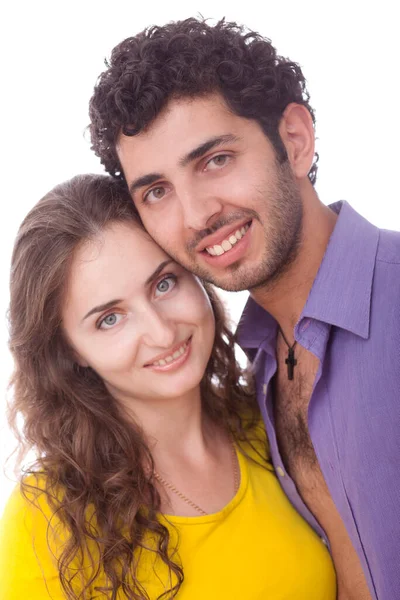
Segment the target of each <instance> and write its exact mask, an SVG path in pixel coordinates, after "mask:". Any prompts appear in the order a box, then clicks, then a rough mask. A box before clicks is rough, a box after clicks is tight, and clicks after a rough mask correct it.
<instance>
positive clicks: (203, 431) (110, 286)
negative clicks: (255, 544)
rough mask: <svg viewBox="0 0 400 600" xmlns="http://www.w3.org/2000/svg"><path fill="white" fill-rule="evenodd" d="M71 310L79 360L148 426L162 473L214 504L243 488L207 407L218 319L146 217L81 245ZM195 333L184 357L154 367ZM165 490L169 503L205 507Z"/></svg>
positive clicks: (183, 511) (67, 326) (69, 329)
mask: <svg viewBox="0 0 400 600" xmlns="http://www.w3.org/2000/svg"><path fill="white" fill-rule="evenodd" d="M160 265H161V266H162V265H163V266H162V268H161V270H160ZM155 273H156V275H155ZM149 279H150V280H151V281H148V280H149ZM105 304H107V305H108V306H107V308H105V307H104V305H105ZM100 307H102V308H100ZM62 319H63V327H64V333H65V335H66V337H67V339H68V341H69V343H70V344H71V346H72V348H73V349H74V352H75V355H76V359H77V361H78V362H79V363H80V364H81V365H82V366H84V367H91V368H92V369H94V370H95V371H96V372H97V373H98V375H100V377H101V378H102V379H103V381H104V383H105V385H106V387H107V388H108V390H109V391H110V393H111V394H112V395H113V396H114V398H116V399H117V401H118V402H119V403H120V404H121V405H122V406H123V407H124V409H125V412H126V413H127V415H128V417H129V416H131V417H132V418H133V419H134V421H135V422H136V423H138V424H139V425H140V426H141V428H142V429H143V431H144V434H145V436H146V437H147V440H148V443H149V446H150V448H151V452H152V456H153V459H154V461H155V464H156V466H157V470H158V472H159V473H161V474H162V475H163V477H165V478H166V479H167V480H169V481H172V482H173V483H174V485H176V486H177V488H178V489H180V490H183V491H184V493H185V494H186V495H187V496H188V497H190V498H194V499H195V500H196V502H198V504H199V505H200V506H202V507H203V508H204V509H205V510H207V511H209V512H210V513H212V512H216V511H218V510H220V509H221V508H222V507H223V506H225V505H226V503H227V502H229V500H230V499H231V498H232V495H233V494H234V492H235V490H234V486H233V474H232V450H231V442H230V440H229V438H228V437H227V436H226V434H225V433H224V432H221V431H217V430H216V429H215V427H213V426H212V425H211V424H210V423H208V422H206V420H205V418H204V416H203V414H202V405H201V395H200V381H201V379H202V378H203V375H204V372H205V369H206V366H207V363H208V360H209V358H210V355H211V351H212V346H213V343H214V335H215V321H214V314H213V311H212V307H211V305H210V301H209V299H208V296H207V294H206V293H205V291H204V288H203V287H202V285H201V284H200V283H199V281H198V279H197V278H196V277H194V276H193V275H192V274H191V273H189V272H188V271H186V270H185V269H184V268H183V267H181V266H180V265H178V264H177V263H175V262H174V261H172V260H171V258H170V257H169V256H168V255H166V254H165V252H164V251H163V250H162V249H161V248H160V247H159V246H157V244H155V242H154V241H153V240H152V239H151V238H150V237H149V235H148V234H147V233H146V232H144V231H143V230H142V229H140V228H138V227H137V226H136V225H132V224H127V223H122V224H121V223H117V224H113V225H112V226H111V227H109V228H108V229H106V230H105V231H103V232H102V233H101V234H100V235H99V236H98V237H97V238H96V239H94V240H93V241H90V242H87V243H86V244H84V245H83V246H82V247H80V248H78V250H77V251H76V253H75V256H74V259H73V261H72V266H71V270H70V274H69V281H68V285H67V293H66V301H65V305H64V307H63V311H62ZM188 340H190V342H189V346H188V348H189V350H188V351H186V353H184V354H183V355H182V356H181V357H180V358H177V359H176V361H175V362H171V363H168V364H166V365H163V366H161V367H160V366H158V367H157V366H154V361H157V360H159V359H160V357H161V358H162V360H164V359H165V355H171V353H173V352H174V350H176V348H177V347H179V346H182V344H184V343H186V342H187V341H188ZM111 348H112V350H110V349H111ZM152 365H153V366H152ZM159 491H160V494H161V498H162V507H161V508H162V510H163V511H164V512H166V513H173V514H180V515H186V516H197V515H198V513H197V511H196V510H195V509H193V508H192V507H191V506H189V505H188V504H187V503H185V502H184V501H183V500H182V499H181V498H179V497H178V496H177V495H176V494H172V493H171V494H167V493H166V491H165V489H164V488H163V486H160V489H159Z"/></svg>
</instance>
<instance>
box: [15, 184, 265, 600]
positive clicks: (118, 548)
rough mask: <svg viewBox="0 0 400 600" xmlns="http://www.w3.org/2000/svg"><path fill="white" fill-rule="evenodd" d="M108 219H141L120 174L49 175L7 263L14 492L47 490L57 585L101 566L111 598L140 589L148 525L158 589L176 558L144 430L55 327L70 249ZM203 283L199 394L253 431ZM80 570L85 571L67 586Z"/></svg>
mask: <svg viewBox="0 0 400 600" xmlns="http://www.w3.org/2000/svg"><path fill="white" fill-rule="evenodd" d="M115 222H132V223H135V224H137V225H138V226H142V225H141V223H140V220H139V217H138V216H137V214H136V211H135V208H134V205H133V203H132V201H131V198H130V197H129V195H128V193H127V192H126V191H125V186H124V184H123V182H120V181H118V180H115V179H113V178H112V177H109V176H102V175H80V176H77V177H75V178H73V179H71V180H70V181H67V182H65V183H62V184H61V185H58V186H57V187H55V188H54V189H53V190H52V191H51V192H49V193H48V194H47V195H46V196H45V197H44V198H43V199H42V200H40V202H39V203H38V204H37V205H36V206H35V207H34V208H33V209H32V210H31V211H30V213H29V214H28V215H27V217H26V218H25V220H24V221H23V223H22V225H21V227H20V230H19V233H18V236H17V239H16V242H15V247H14V252H13V256H12V270H11V302H10V311H9V318H10V348H11V352H12V355H13V358H14V361H15V371H14V374H13V378H12V381H11V387H12V392H13V393H12V399H11V401H10V407H9V420H10V424H11V426H12V427H13V429H14V431H15V432H16V434H17V435H18V437H19V443H20V450H21V452H20V459H21V460H22V458H23V457H24V456H25V455H26V453H27V452H28V451H31V450H33V451H34V452H35V456H36V458H37V459H36V461H35V462H34V463H33V464H31V465H30V467H29V468H26V469H24V470H23V474H22V478H21V486H22V491H23V493H24V495H25V496H26V497H28V495H29V497H30V492H31V491H32V489H37V490H38V491H40V493H45V494H46V500H47V501H48V503H49V505H50V507H51V508H52V510H53V511H54V513H56V514H57V517H58V518H59V519H60V520H61V523H62V524H63V526H64V527H65V528H66V531H67V532H68V536H67V541H66V543H65V544H63V546H62V551H60V553H59V556H57V561H58V562H57V564H58V570H59V577H60V581H61V585H62V588H63V590H64V592H65V594H66V597H67V598H68V599H76V598H87V597H88V595H87V594H88V593H89V589H90V588H91V586H93V585H96V581H97V579H98V576H99V574H100V573H104V575H105V577H106V582H107V586H105V587H101V588H99V587H97V588H96V591H97V592H102V593H103V594H104V596H105V597H107V598H112V599H115V598H116V597H117V594H118V592H123V593H124V594H125V596H126V597H127V598H130V599H135V600H144V599H146V598H148V595H147V593H146V590H145V589H144V588H143V586H142V585H141V583H140V581H139V580H138V577H137V557H138V556H139V555H140V549H144V548H146V544H145V534H147V533H149V532H151V533H152V535H153V537H155V539H156V547H155V550H154V552H156V553H157V554H158V556H159V558H161V560H162V561H163V562H164V563H165V564H166V565H167V567H168V568H169V572H170V575H171V578H170V579H171V581H172V582H175V583H171V587H170V589H169V590H167V592H165V593H164V594H162V595H161V596H160V598H173V597H175V595H176V594H177V592H178V590H179V588H180V585H181V583H182V581H183V569H182V567H181V565H180V563H179V560H178V559H177V554H176V548H171V538H170V533H169V531H168V529H167V527H165V526H164V525H163V524H162V523H161V522H160V520H159V519H158V518H157V515H158V513H159V511H160V495H159V493H158V491H157V488H156V486H155V485H154V479H153V472H154V465H153V460H152V456H151V453H150V451H149V448H148V447H147V445H146V442H145V438H144V435H143V433H142V431H141V429H140V428H139V426H137V425H135V423H132V421H131V420H129V421H128V419H127V418H126V417H125V416H124V414H123V412H122V410H120V407H119V405H118V403H117V401H116V400H115V399H114V398H113V397H112V396H111V394H110V393H109V391H108V390H107V389H106V387H105V385H104V383H103V381H102V380H101V378H100V377H99V376H98V375H97V374H96V373H95V372H94V371H93V370H92V369H90V368H82V367H80V366H78V365H77V364H76V361H75V359H74V354H73V352H72V349H71V348H70V346H69V345H68V343H67V341H66V336H65V335H64V332H63V324H62V319H61V308H62V306H63V299H64V297H65V286H66V285H67V282H68V275H69V269H70V265H71V262H72V259H73V256H74V253H75V252H76V250H77V248H78V247H79V246H80V245H81V244H83V243H84V242H86V241H87V240H88V239H91V238H95V237H96V236H98V235H99V234H100V233H101V232H102V231H103V230H104V229H105V228H107V227H109V226H110V224H112V223H115ZM138 260H140V258H139V257H138ZM205 288H206V290H207V293H208V295H209V297H210V300H211V303H212V307H213V311H214V315H215V321H216V333H215V343H214V347H213V351H212V354H211V357H210V359H209V362H208V365H207V369H206V372H205V374H204V377H203V380H202V382H201V392H202V406H203V410H204V413H205V414H206V415H207V416H208V418H209V419H210V420H211V421H212V422H213V423H215V424H216V425H217V426H219V427H220V428H221V429H223V430H225V431H227V432H229V433H230V434H231V435H233V436H234V438H235V439H236V440H237V441H238V442H239V443H240V442H242V441H245V440H248V439H250V438H251V435H250V433H249V432H250V431H251V427H252V425H253V424H254V422H255V421H256V420H257V418H258V409H257V405H256V400H255V395H254V392H253V390H252V389H251V386H250V384H249V381H248V378H247V374H246V372H245V371H243V370H242V369H241V368H240V367H239V365H238V363H237V361H236V359H235V353H234V338H233V336H232V334H231V332H230V330H229V328H228V327H227V322H226V317H225V315H224V311H223V307H222V305H221V302H220V300H219V299H218V297H217V295H216V293H215V291H214V290H213V288H212V287H211V286H209V285H205ZM243 415H245V418H243ZM21 416H22V421H23V425H22V427H20V426H19V423H20V420H21ZM33 474H34V475H36V476H37V475H40V477H41V476H43V479H44V481H45V485H44V486H43V485H39V484H38V485H37V487H36V486H35V485H32V483H31V482H32V475H33ZM28 476H29V477H28ZM90 515H92V516H93V515H94V516H95V523H94V521H93V519H92V518H90ZM88 544H89V545H93V544H95V548H96V556H97V558H96V560H95V559H94V558H91V560H89V563H90V568H89V569H87V560H88V556H89V558H90V557H93V553H91V552H90V549H89V545H88ZM60 550H61V549H60ZM77 565H78V566H77ZM83 565H86V566H85V567H84V566H83ZM79 571H81V573H82V572H83V571H84V572H85V576H84V581H83V582H81V584H80V585H81V587H80V589H78V590H77V587H76V578H77V574H78V573H79Z"/></svg>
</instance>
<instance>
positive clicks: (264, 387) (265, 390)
mask: <svg viewBox="0 0 400 600" xmlns="http://www.w3.org/2000/svg"><path fill="white" fill-rule="evenodd" d="M263 394H264V396H266V395H267V384H266V383H264V385H263Z"/></svg>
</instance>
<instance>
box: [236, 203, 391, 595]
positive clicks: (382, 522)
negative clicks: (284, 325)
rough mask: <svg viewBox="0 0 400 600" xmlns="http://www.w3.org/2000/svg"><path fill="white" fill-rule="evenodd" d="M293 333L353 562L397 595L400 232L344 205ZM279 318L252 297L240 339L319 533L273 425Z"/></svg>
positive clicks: (320, 452)
mask: <svg viewBox="0 0 400 600" xmlns="http://www.w3.org/2000/svg"><path fill="white" fill-rule="evenodd" d="M331 208H332V209H333V210H334V211H335V212H337V213H339V217H338V220H337V222H336V226H335V229H334V231H333V233H332V236H331V239H330V241H329V244H328V247H327V250H326V252H325V256H324V258H323V261H322V263H321V266H320V269H319V271H318V274H317V277H316V278H315V281H314V284H313V286H312V289H311V292H310V294H309V297H308V300H307V302H306V305H305V307H304V310H303V312H302V314H301V317H300V319H299V322H298V323H297V325H296V327H295V329H294V338H295V339H296V340H297V343H298V344H301V345H302V346H304V348H306V349H307V350H309V351H310V352H312V353H313V354H314V355H315V356H316V357H317V358H318V359H319V361H320V365H319V369H318V373H317V376H316V380H315V383H314V387H313V392H312V395H311V399H310V404H309V410H308V428H309V432H310V436H311V439H312V443H313V446H314V449H315V452H316V455H317V458H318V461H319V465H320V467H321V470H322V473H323V475H324V478H325V481H326V483H327V485H328V488H329V491H330V494H331V496H332V498H333V500H334V502H335V505H336V507H337V509H338V511H339V513H340V515H341V518H342V519H343V522H344V524H345V526H346V528H347V531H348V534H349V536H350V539H351V541H352V543H353V545H354V548H355V549H356V551H357V554H358V556H359V558H360V561H361V565H362V567H363V569H364V573H365V576H366V579H367V583H368V585H369V589H370V592H371V595H372V598H374V599H376V600H400V233H396V232H393V231H384V230H379V229H377V228H376V227H374V226H373V225H371V224H370V223H369V222H368V221H366V220H365V219H364V218H363V217H361V216H360V215H359V214H357V213H356V212H355V211H354V210H353V209H352V208H351V206H350V205H349V204H347V203H346V202H343V203H341V202H338V203H336V204H334V205H332V206H331ZM276 335H277V324H276V321H275V320H274V319H273V318H272V316H271V315H270V314H269V313H267V312H266V311H265V310H264V309H262V308H261V307H260V306H259V305H257V304H256V303H255V301H254V300H253V299H251V298H250V299H249V301H248V302H247V304H246V307H245V309H244V312H243V315H242V318H241V321H240V324H239V328H238V339H239V343H240V345H241V346H242V347H243V349H244V350H245V351H246V353H247V354H248V356H249V357H250V359H251V360H252V361H253V365H254V370H255V373H256V379H257V394H258V399H259V403H260V407H261V411H262V415H263V418H264V421H265V425H266V429H267V433H268V436H269V441H270V446H271V453H272V459H273V462H274V465H275V469H276V470H277V473H278V476H279V478H280V481H281V485H282V487H283V489H284V491H285V493H286V494H287V496H288V497H289V499H290V500H291V502H292V504H293V505H294V506H295V508H296V509H297V510H298V511H299V513H300V514H301V515H303V517H304V518H305V519H306V520H307V521H308V522H309V523H310V525H311V526H312V527H313V528H314V529H315V530H316V531H317V532H318V533H319V535H320V536H321V537H322V538H323V539H326V538H325V533H324V531H323V530H322V529H321V527H320V526H319V524H318V523H317V521H316V520H315V519H314V517H313V516H312V514H311V513H310V511H309V510H308V509H307V507H306V506H305V504H304V503H303V501H302V499H301V497H300V495H299V494H298V492H297V489H296V486H295V484H294V483H293V481H292V479H291V478H290V477H289V475H288V473H287V472H286V470H285V467H284V464H283V461H282V458H281V456H280V453H279V450H278V446H277V441H276V433H275V427H274V417H273V404H272V397H271V385H270V384H271V378H272V377H273V376H274V374H275V372H276V367H277V365H276V355H275V344H276Z"/></svg>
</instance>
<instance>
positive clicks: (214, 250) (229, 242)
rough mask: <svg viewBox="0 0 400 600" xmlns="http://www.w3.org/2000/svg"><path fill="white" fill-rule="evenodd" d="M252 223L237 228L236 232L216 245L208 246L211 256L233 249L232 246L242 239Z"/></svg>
mask: <svg viewBox="0 0 400 600" xmlns="http://www.w3.org/2000/svg"><path fill="white" fill-rule="evenodd" d="M249 227H250V225H244V226H243V227H241V228H240V229H237V230H236V231H235V233H232V234H231V235H230V236H229V238H227V239H226V240H223V241H222V242H221V243H220V244H215V246H209V247H208V248H206V250H207V252H208V254H211V256H221V255H222V254H224V253H225V252H228V250H231V249H232V247H233V246H234V245H235V244H236V243H237V242H238V241H239V240H241V239H242V237H243V236H244V235H245V233H246V232H247V231H248V230H249Z"/></svg>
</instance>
